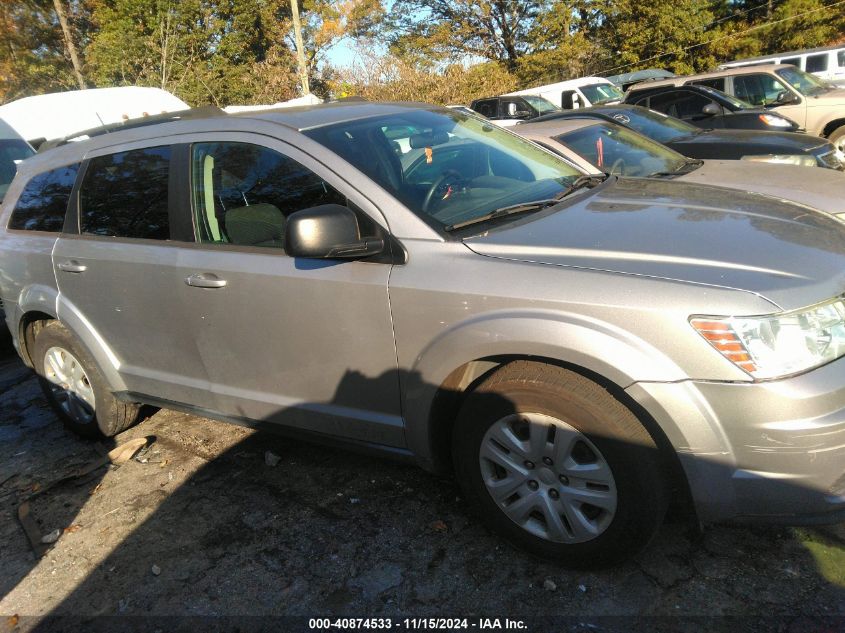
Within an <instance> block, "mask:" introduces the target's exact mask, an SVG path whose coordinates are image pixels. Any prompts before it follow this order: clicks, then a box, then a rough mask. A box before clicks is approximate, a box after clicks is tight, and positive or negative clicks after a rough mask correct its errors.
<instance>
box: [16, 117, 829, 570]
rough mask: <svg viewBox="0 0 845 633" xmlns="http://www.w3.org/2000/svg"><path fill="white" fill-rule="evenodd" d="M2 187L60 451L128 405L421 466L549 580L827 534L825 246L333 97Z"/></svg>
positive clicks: (124, 138)
mask: <svg viewBox="0 0 845 633" xmlns="http://www.w3.org/2000/svg"><path fill="white" fill-rule="evenodd" d="M172 118H173V119H174V120H171V121H165V122H157V123H153V122H152V121H147V122H144V123H143V124H139V125H138V126H137V127H132V126H131V125H130V126H127V129H123V130H120V131H113V132H112V133H109V134H99V135H97V134H94V135H93V136H92V138H90V139H89V140H84V141H81V142H76V143H70V144H63V145H59V146H58V147H55V148H53V149H50V150H47V151H44V152H42V153H39V154H38V155H37V156H36V157H34V158H32V159H29V160H27V161H25V162H24V163H23V165H22V166H21V168H20V171H19V174H18V176H17V177H16V179H15V180H14V182H13V184H12V186H11V188H10V189H9V193H8V196H7V198H6V201H5V202H4V204H3V207H2V210H1V211H0V226H2V227H3V228H2V230H0V271H2V274H0V295H2V297H3V298H4V300H5V301H6V307H7V316H6V318H7V323H8V325H9V327H10V330H11V331H12V333H13V338H14V342H15V345H16V347H17V349H18V350H19V353H20V355H21V357H22V358H23V360H24V361H25V362H26V363H27V364H28V365H29V366H31V367H32V368H33V369H34V370H35V372H36V373H37V374H38V375H39V377H40V380H41V383H42V385H43V388H44V392H45V394H46V397H47V399H48V400H49V401H50V403H51V404H52V405H53V407H54V408H55V410H56V411H57V412H58V414H59V416H60V417H61V418H62V419H63V420H64V422H65V423H66V424H67V425H68V427H69V428H71V429H73V430H74V431H77V432H79V433H82V434H85V435H89V436H96V435H102V434H104V435H107V436H113V435H116V434H118V433H120V432H121V431H123V430H124V429H126V428H128V426H129V425H131V424H132V423H133V422H135V421H136V419H137V417H138V410H139V406H140V405H141V404H151V405H157V406H162V407H168V408H173V409H178V410H182V411H187V412H192V413H198V414H201V415H205V416H209V417H214V418H219V419H221V420H228V421H232V422H237V423H244V424H253V425H259V426H261V427H268V428H269V427H276V428H282V427H283V428H285V429H293V430H296V431H299V432H302V433H305V434H308V436H310V437H311V438H312V439H314V440H316V441H329V440H337V439H341V440H344V441H346V442H348V443H349V444H350V445H353V446H357V447H359V448H361V449H365V450H371V451H378V452H380V453H383V454H389V455H393V456H395V457H399V458H404V459H409V460H414V461H416V462H417V463H419V464H420V465H421V466H423V467H424V468H427V469H430V470H432V471H439V472H448V471H452V472H453V473H454V475H455V477H456V479H457V480H458V482H459V483H460V485H461V487H462V489H463V491H464V494H465V496H466V499H467V500H468V501H469V502H470V503H471V504H472V507H473V508H474V509H475V511H476V512H477V513H478V514H479V515H480V517H481V518H482V519H483V520H484V522H485V523H486V524H487V525H488V526H490V528H492V529H493V530H495V531H497V532H498V533H500V534H501V535H503V536H504V537H506V538H508V539H509V540H511V541H513V542H514V543H516V544H518V545H519V546H520V547H523V548H525V549H527V550H529V551H531V552H533V553H534V554H536V555H539V556H542V557H545V558H553V559H557V560H560V561H563V562H564V563H567V564H571V565H584V566H595V565H601V564H609V563H612V562H615V561H619V560H621V559H623V558H625V557H627V556H629V555H631V554H633V553H634V552H636V551H638V550H639V549H640V548H642V547H643V546H644V545H645V544H646V543H647V542H648V541H649V539H650V538H651V537H652V536H653V535H654V533H655V532H656V530H657V528H658V527H659V525H660V524H661V521H662V519H663V516H664V513H665V511H666V507H667V505H668V504H669V502H670V501H672V502H678V503H684V502H690V503H691V506H692V507H693V508H694V509H695V512H696V514H697V517H698V519H699V520H700V521H703V522H712V521H720V520H726V519H738V518H743V519H756V520H763V519H765V520H775V521H781V522H789V523H806V522H836V521H841V520H843V518H845V476H843V464H845V359H843V358H842V356H843V355H845V299H843V293H845V225H843V224H842V223H841V222H840V221H839V220H837V219H835V218H833V217H832V216H830V215H827V214H824V213H821V212H817V211H815V210H814V209H811V208H809V207H806V206H803V205H800V204H795V203H788V202H785V201H782V200H778V199H775V198H770V197H767V196H764V195H757V194H745V193H743V192H739V191H737V190H735V189H722V188H719V187H713V186H705V185H696V184H685V183H678V182H673V181H671V180H649V179H639V180H635V179H626V178H620V177H617V176H608V175H596V174H592V175H586V174H584V173H583V172H581V171H579V170H578V169H577V168H576V167H575V166H573V165H572V164H571V163H569V162H567V161H566V160H565V159H564V158H562V157H559V156H557V155H554V154H552V153H550V152H548V151H546V150H544V149H542V148H540V147H539V146H537V145H534V144H532V143H531V142H529V141H527V140H525V139H522V138H520V137H519V136H516V135H514V134H512V133H511V132H509V131H507V130H503V129H501V128H500V127H498V126H495V125H491V124H490V123H489V122H487V121H484V120H482V119H479V118H476V117H474V116H472V115H466V114H464V113H461V112H456V111H454V110H448V109H445V108H437V107H433V106H424V105H419V104H373V103H366V102H347V103H338V104H330V105H325V106H320V107H316V108H291V109H286V110H280V111H265V112H260V113H249V114H247V115H241V116H206V117H191V116H187V115H185V116H174V117H172Z"/></svg>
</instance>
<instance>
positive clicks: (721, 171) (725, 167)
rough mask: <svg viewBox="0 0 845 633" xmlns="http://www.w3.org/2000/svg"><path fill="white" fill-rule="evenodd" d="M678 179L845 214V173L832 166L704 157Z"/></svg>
mask: <svg viewBox="0 0 845 633" xmlns="http://www.w3.org/2000/svg"><path fill="white" fill-rule="evenodd" d="M677 180H679V181H683V182H689V183H699V184H709V185H718V186H720V187H729V188H730V189H738V190H740V191H749V190H750V191H752V192H754V193H764V194H766V195H768V196H773V197H775V198H778V199H780V200H784V201H787V202H796V203H798V204H804V205H807V206H809V207H813V208H814V209H818V210H819V211H825V212H826V213H832V214H834V215H835V214H840V213H841V214H845V174H843V173H842V172H838V171H834V170H833V169H820V168H818V167H796V166H794V165H775V164H772V163H757V162H752V161H743V162H742V169H737V162H736V161H734V160H705V161H704V164H703V165H702V166H701V167H699V168H698V169H696V170H694V171H691V172H690V173H688V174H684V175H683V176H680V177H678V178H677ZM843 217H844V218H845V216H843Z"/></svg>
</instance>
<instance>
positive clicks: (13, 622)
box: [6, 613, 20, 631]
mask: <svg viewBox="0 0 845 633" xmlns="http://www.w3.org/2000/svg"><path fill="white" fill-rule="evenodd" d="M18 620H20V618H19V617H18V614H17V613H16V614H15V615H10V616H9V617H8V618H6V624H7V625H8V626H9V630H10V631H11V630H12V629H13V628H15V627H16V626H17V625H18Z"/></svg>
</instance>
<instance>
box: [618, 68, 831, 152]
mask: <svg viewBox="0 0 845 633" xmlns="http://www.w3.org/2000/svg"><path fill="white" fill-rule="evenodd" d="M648 85H649V86H667V85H671V86H680V85H700V86H710V87H711V88H716V89H717V90H721V91H722V92H726V93H728V94H729V95H733V96H734V97H737V98H738V99H742V100H743V101H747V102H748V103H750V104H752V105H755V106H762V107H766V108H771V109H772V111H773V112H777V113H778V114H782V115H784V116H786V117H789V118H790V119H792V120H793V121H795V122H796V123H798V125H800V126H801V127H803V128H804V129H805V130H806V131H807V133H808V134H813V135H814V136H821V137H824V138H827V139H830V142H831V143H833V144H834V145H835V146H836V147H837V149H839V150H840V151H843V150H845V89H842V88H836V87H835V86H833V85H831V84H829V83H827V82H825V81H823V80H821V79H818V78H817V77H814V76H813V75H809V74H807V73H805V72H804V71H803V70H801V69H799V68H796V67H795V66H791V65H783V64H781V65H776V64H765V65H760V66H743V67H738V68H729V69H726V70H720V71H716V72H712V73H702V74H698V75H690V76H688V77H677V78H673V79H665V80H661V81H655V82H653V83H651V82H650V83H649V84H648ZM635 88H636V86H634V87H633V88H632V90H634V89H635Z"/></svg>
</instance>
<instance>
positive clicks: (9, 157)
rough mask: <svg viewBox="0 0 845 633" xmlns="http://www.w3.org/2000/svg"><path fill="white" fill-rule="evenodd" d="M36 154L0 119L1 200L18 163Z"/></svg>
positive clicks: (0, 200)
mask: <svg viewBox="0 0 845 633" xmlns="http://www.w3.org/2000/svg"><path fill="white" fill-rule="evenodd" d="M33 154H35V150H34V149H32V147H31V146H30V144H29V143H27V142H26V141H25V140H23V139H22V138H21V137H20V135H19V134H18V133H17V132H15V130H13V129H12V128H11V126H9V124H8V123H6V122H5V121H4V120H3V119H0V202H2V201H3V197H4V196H5V195H6V190H7V189H8V188H9V185H10V184H11V183H12V179H13V178H14V177H15V173H16V172H17V170H18V164H19V163H20V162H21V161H22V160H25V159H27V158H29V157H30V156H32V155H33Z"/></svg>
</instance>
